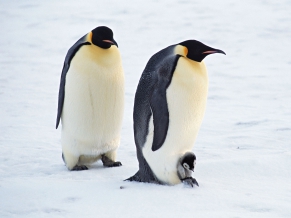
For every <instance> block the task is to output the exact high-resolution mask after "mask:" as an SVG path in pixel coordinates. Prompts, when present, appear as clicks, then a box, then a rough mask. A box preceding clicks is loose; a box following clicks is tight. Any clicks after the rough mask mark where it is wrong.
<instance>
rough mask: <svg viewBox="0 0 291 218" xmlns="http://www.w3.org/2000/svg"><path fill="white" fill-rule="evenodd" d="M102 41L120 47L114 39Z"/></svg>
mask: <svg viewBox="0 0 291 218" xmlns="http://www.w3.org/2000/svg"><path fill="white" fill-rule="evenodd" d="M102 41H103V42H107V43H110V44H111V45H116V46H117V47H118V45H117V42H116V41H115V40H114V39H112V40H109V39H104V40H102Z"/></svg>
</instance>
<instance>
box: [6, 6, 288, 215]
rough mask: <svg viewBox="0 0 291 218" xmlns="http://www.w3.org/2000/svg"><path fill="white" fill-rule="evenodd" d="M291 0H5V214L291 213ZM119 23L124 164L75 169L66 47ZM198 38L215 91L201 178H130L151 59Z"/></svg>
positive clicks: (198, 146) (199, 151) (203, 138)
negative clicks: (140, 88) (137, 106)
mask: <svg viewBox="0 0 291 218" xmlns="http://www.w3.org/2000/svg"><path fill="white" fill-rule="evenodd" d="M290 11H291V3H290V1H287V0H285V1H284V0H279V1H276V2H273V1H271V0H257V1H251V0H246V1H236V2H234V1H231V0H224V1H219V3H218V2H217V1H214V0H209V1H190V0H189V1H187V0H183V1H174V0H159V1H155V0H148V1H146V2H144V1H134V2H133V1H108V0H107V1H105V0H99V1H93V0H83V1H68V0H65V1H57V0H51V1H41V2H40V1H35V0H27V1H23V2H21V1H5V0H0V28H1V36H0V39H1V40H0V148H1V149H0V150H1V152H0V166H1V168H0V217H85V216H87V217H93V216H94V217H183V216H190V217H224V218H225V217H291V207H290V205H291V204H290V203H291V186H290V184H291V169H290V168H291V148H290V137H291V124H290V123H291V82H290V81H291V80H290V78H291V74H290V68H291V56H290V48H291V40H290V38H291V13H290ZM100 25H106V26H108V27H110V28H112V29H113V31H114V34H115V35H114V36H115V39H116V41H117V42H118V44H119V47H120V51H121V55H122V59H123V66H124V71H125V79H126V108H125V113H124V123H123V129H122V141H121V145H120V148H119V150H118V160H120V161H121V162H122V164H123V166H122V167H120V168H110V169H106V168H103V166H102V164H101V163H100V162H98V163H96V164H94V165H92V166H91V167H90V169H89V170H88V171H83V172H69V171H68V170H67V169H66V167H65V166H64V164H63V162H62V158H61V145H60V133H61V132H60V129H58V130H55V128H54V127H55V119H56V112H57V97H58V88H59V79H60V74H61V69H62V65H63V61H64V58H65V55H66V52H67V50H68V49H69V48H70V46H71V45H72V44H73V43H74V42H75V41H76V40H78V39H79V38H80V37H81V36H83V35H84V34H86V33H87V32H89V31H90V30H91V29H93V28H95V27H96V26H100ZM186 39H197V40H200V41H202V42H203V43H205V44H207V45H209V46H212V47H215V48H218V49H222V50H223V51H225V52H226V54H227V55H226V56H224V55H218V54H217V55H211V56H209V57H207V58H206V59H205V62H206V65H207V68H208V73H209V96H208V103H207V110H206V114H205V118H204V121H203V124H202V127H201V129H200V132H199V135H198V139H197V141H196V143H195V146H194V148H193V151H194V153H195V154H196V156H197V165H196V170H195V173H194V177H195V178H196V179H197V181H198V182H199V184H200V187H195V188H187V187H185V186H184V185H183V184H181V185H177V186H161V185H154V184H144V183H130V182H124V181H123V180H124V179H126V178H128V177H130V176H132V175H133V174H134V173H135V172H136V171H137V170H138V165H137V164H138V163H137V159H136V153H135V145H134V140H133V127H132V125H133V121H132V109H133V98H134V93H135V89H136V86H137V84H138V81H139V77H140V75H141V72H142V71H143V69H144V67H145V64H146V63H147V61H148V59H149V58H150V57H151V56H152V55H153V54H154V53H155V52H157V51H159V50H161V49H162V48H165V47H166V46H168V45H172V44H176V43H178V42H181V41H183V40H186Z"/></svg>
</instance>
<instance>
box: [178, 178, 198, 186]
mask: <svg viewBox="0 0 291 218" xmlns="http://www.w3.org/2000/svg"><path fill="white" fill-rule="evenodd" d="M182 182H183V183H184V184H186V185H189V186H191V187H194V185H197V186H198V187H199V184H198V182H197V180H196V179H194V178H193V177H186V178H184V179H182Z"/></svg>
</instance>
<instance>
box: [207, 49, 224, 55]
mask: <svg viewBox="0 0 291 218" xmlns="http://www.w3.org/2000/svg"><path fill="white" fill-rule="evenodd" d="M215 53H221V54H224V55H226V54H225V52H224V51H222V50H219V49H213V50H208V51H204V52H202V54H206V55H209V54H215Z"/></svg>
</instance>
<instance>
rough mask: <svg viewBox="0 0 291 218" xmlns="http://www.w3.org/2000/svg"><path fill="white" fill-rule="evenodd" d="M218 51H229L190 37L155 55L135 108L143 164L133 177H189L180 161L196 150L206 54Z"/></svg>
mask: <svg viewBox="0 0 291 218" xmlns="http://www.w3.org/2000/svg"><path fill="white" fill-rule="evenodd" d="M213 53H223V54H225V53H224V52H223V51H221V50H219V49H214V48H211V47H209V46H206V45H204V44H203V43H201V42H199V41H196V40H187V41H184V42H181V43H179V44H176V45H171V46H169V47H167V48H165V49H163V50H161V51H159V52H158V53H156V54H155V55H153V56H152V57H151V58H150V60H149V61H148V63H147V65H146V67H145V69H144V71H143V73H142V75H141V78H140V81H139V84H138V87H137V91H136V95H135V102H134V112H133V119H134V137H135V144H136V149H137V158H138V161H139V170H138V172H137V173H136V174H135V175H134V176H132V177H130V178H129V179H127V180H129V181H139V182H151V183H159V184H170V185H174V184H178V183H181V181H182V180H183V179H184V178H179V176H180V177H181V175H179V173H178V162H179V160H180V159H181V157H182V156H184V155H185V154H186V153H187V152H191V150H192V148H193V145H194V142H195V139H196V136H197V134H198V130H199V128H200V125H201V122H202V119H203V116H204V111H205V106H206V100H207V92H208V76H207V70H206V67H205V64H204V62H203V61H202V60H203V59H204V58H205V57H206V56H207V55H209V54H213ZM193 155H194V154H193ZM186 176H187V175H186ZM195 181H196V180H195ZM197 184H198V183H197Z"/></svg>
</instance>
